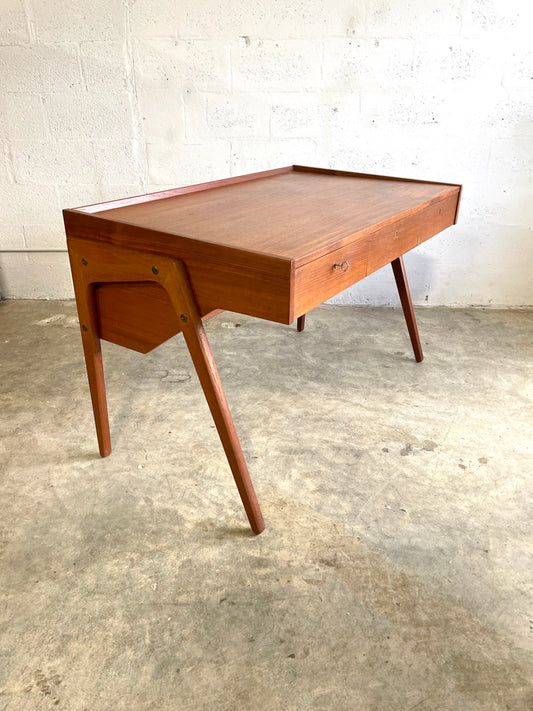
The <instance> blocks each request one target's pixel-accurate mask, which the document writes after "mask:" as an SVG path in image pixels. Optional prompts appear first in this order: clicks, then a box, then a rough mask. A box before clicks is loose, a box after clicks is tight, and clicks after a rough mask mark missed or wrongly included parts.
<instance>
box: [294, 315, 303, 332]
mask: <svg viewBox="0 0 533 711" xmlns="http://www.w3.org/2000/svg"><path fill="white" fill-rule="evenodd" d="M296 328H297V329H298V331H303V330H304V328H305V314H304V315H303V316H300V317H299V318H298V321H297V324H296Z"/></svg>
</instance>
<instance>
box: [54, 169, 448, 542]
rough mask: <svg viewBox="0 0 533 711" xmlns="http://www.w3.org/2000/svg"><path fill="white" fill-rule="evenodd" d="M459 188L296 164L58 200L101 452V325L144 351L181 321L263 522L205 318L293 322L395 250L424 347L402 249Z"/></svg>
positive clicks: (237, 472) (104, 446) (439, 222)
mask: <svg viewBox="0 0 533 711" xmlns="http://www.w3.org/2000/svg"><path fill="white" fill-rule="evenodd" d="M460 193H461V187H460V186H459V185H451V184H448V183H434V182H429V181H418V180H405V179H401V178H392V177H384V176H375V175H365V174H361V173H348V172H343V171H334V170H326V169H320V168H309V167H304V166H291V167H286V168H280V169H277V170H273V171H266V172H263V173H256V174H253V175H248V176H238V177H235V178H229V179H225V180H219V181H214V182H211V183H203V184H200V185H193V186H187V187H183V188H176V189H173V190H165V191H162V192H159V193H153V194H151V195H141V196H138V197H134V198H126V199H124V200H115V201H112V202H108V203H102V204H99V205H90V206H85V207H82V208H78V209H74V210H64V213H63V214H64V220H65V228H66V232H67V238H68V245H69V253H70V258H71V265H72V275H73V279H74V287H75V292H76V300H77V303H78V312H79V315H80V322H81V324H82V339H83V348H84V353H85V359H86V364H87V373H88V377H89V385H90V389H91V398H92V403H93V409H94V414H95V422H96V429H97V434H98V442H99V447H100V452H101V454H102V456H106V455H107V454H109V452H110V451H111V440H110V436H109V425H108V417H107V406H106V398H105V386H104V376H103V368H102V357H101V352H100V338H105V339H107V340H110V341H111V342H113V343H118V344H120V345H124V346H126V347H128V348H132V349H134V350H138V351H141V352H147V351H149V350H151V349H152V348H154V347H155V346H157V345H158V344H159V343H162V342H163V341H165V340H166V339H167V338H170V337H171V336H172V335H174V334H176V333H178V332H180V331H181V332H183V335H184V337H185V340H186V343H187V346H188V348H189V351H190V353H191V356H192V358H193V362H194V365H195V368H196V371H197V373H198V376H199V378H200V382H201V384H202V387H203V389H204V393H205V396H206V399H207V401H208V403H209V406H210V409H211V412H212V415H213V418H214V420H215V424H216V426H217V429H218V432H219V435H220V439H221V441H222V444H223V447H224V450H225V452H226V456H227V458H228V461H229V463H230V467H231V469H232V472H233V475H234V477H235V481H236V483H237V487H238V489H239V493H240V494H241V498H242V500H243V504H244V507H245V509H246V513H247V515H248V518H249V520H250V524H251V526H252V529H253V530H254V531H255V532H256V533H259V532H260V531H261V530H263V527H264V523H263V520H262V517H261V512H260V510H259V505H258V503H257V499H256V497H255V493H254V491H253V487H252V484H251V481H250V477H249V474H248V470H247V468H246V463H245V461H244V458H243V455H242V450H241V448H240V444H239V441H238V438H237V435H236V432H235V427H234V425H233V421H232V419H231V415H230V412H229V409H228V406H227V402H226V400H225V397H224V393H223V391H222V386H221V384H220V379H219V376H218V373H217V372H216V367H215V363H214V360H213V356H212V353H211V350H210V348H209V344H208V342H207V338H206V336H205V331H204V329H203V325H202V319H206V318H209V316H210V315H213V314H214V313H218V312H219V311H220V310H224V309H227V310H231V311H235V312H238V313H243V314H249V315H251V316H257V317H260V318H265V319H269V320H271V321H277V322H279V323H286V324H290V323H292V322H293V321H294V320H295V319H298V325H297V328H298V330H299V331H301V330H303V328H304V324H305V314H306V313H307V312H308V311H310V310H311V309H312V308H314V307H315V306H318V305H319V304H321V303H322V302H323V301H325V300H327V299H329V298H330V297H332V296H334V295H335V294H337V293H339V292H340V291H342V290H343V289H346V288H347V287H349V286H351V285H352V284H354V283H355V282H357V281H359V280H360V279H362V278H364V277H365V276H366V275H367V274H370V273H371V272H373V271H375V270H376V269H379V268H380V267H382V266H383V265H384V264H388V263H392V264H393V269H394V274H395V277H396V283H397V284H398V290H399V293H400V299H401V301H402V307H403V309H404V314H405V317H406V321H407V325H408V329H409V334H410V336H411V341H412V343H413V348H414V350H415V356H416V358H417V360H418V359H420V360H421V359H422V349H421V347H420V340H419V338H418V333H417V330H416V321H415V318H414V313H413V308H412V303H411V300H410V296H409V288H408V285H407V279H406V277H405V271H404V269H403V263H402V261H401V257H402V255H403V254H404V253H405V252H407V251H408V250H410V249H412V248H413V247H415V246H416V245H418V244H420V243H421V242H422V241H424V240H426V239H428V238H430V237H432V236H433V235H435V234H437V232H440V231H441V230H443V229H445V228H446V227H448V226H449V225H451V224H453V223H454V222H456V221H457V211H458V206H459V198H460ZM82 259H83V260H84V262H85V263H83V262H82V261H81V260H82ZM155 262H156V263H155ZM152 267H155V268H156V271H152Z"/></svg>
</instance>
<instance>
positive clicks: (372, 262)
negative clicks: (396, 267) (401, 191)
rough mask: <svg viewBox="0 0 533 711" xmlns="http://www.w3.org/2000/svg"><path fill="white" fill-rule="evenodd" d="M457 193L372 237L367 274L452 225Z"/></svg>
mask: <svg viewBox="0 0 533 711" xmlns="http://www.w3.org/2000/svg"><path fill="white" fill-rule="evenodd" d="M457 198H458V193H454V194H452V195H450V196H449V197H447V198H445V199H444V200H439V201H438V202H435V203H433V204H431V205H428V206H427V207H426V208H425V209H424V210H421V211H420V212H417V213H415V214H412V215H407V216H406V217H402V218H400V219H398V220H396V221H395V222H393V223H392V224H390V225H387V226H386V227H382V228H380V229H378V230H376V231H375V232H373V233H372V234H371V235H370V236H369V244H368V271H367V274H372V272H375V271H377V270H378V269H381V267H383V266H385V264H390V263H391V262H392V261H393V260H394V259H397V258H398V257H401V256H402V255H403V254H405V253H406V252H409V250H411V249H413V248H414V247H416V246H417V245H419V244H420V243H421V242H425V241H426V240H427V239H429V238H430V237H433V235H436V234H438V233H439V232H442V230H444V229H446V227H449V226H450V225H453V222H454V219H455V213H456V210H457Z"/></svg>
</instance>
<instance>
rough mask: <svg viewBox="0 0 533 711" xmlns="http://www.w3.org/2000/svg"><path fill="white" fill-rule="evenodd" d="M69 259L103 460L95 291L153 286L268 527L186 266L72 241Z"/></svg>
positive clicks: (249, 502) (245, 498)
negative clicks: (160, 291)
mask: <svg viewBox="0 0 533 711" xmlns="http://www.w3.org/2000/svg"><path fill="white" fill-rule="evenodd" d="M68 245H69V255H70V262H71V267H72V276H73V281H74V290H75V294H76V303H77V306H78V315H79V319H80V326H81V329H82V341H83V350H84V354H85V362H86V365H87V375H88V378H89V387H90V391H91V399H92V404H93V411H94V419H95V424H96V432H97V435H98V444H99V448H100V454H101V455H102V456H103V457H105V456H107V455H108V454H109V453H110V452H111V438H110V434H109V420H108V414H107V404H106V395H105V384H104V373H103V366H102V355H101V350H100V338H99V333H98V315H97V313H96V304H95V299H94V285H95V284H97V283H107V282H136V281H139V282H146V281H155V282H157V283H159V284H160V285H161V286H162V287H163V288H164V289H165V291H166V292H167V294H168V297H169V299H170V302H171V304H172V306H173V308H174V310H175V312H176V314H177V315H178V317H179V319H180V322H181V330H182V332H183V335H184V337H185V342H186V343H187V347H188V349H189V353H190V354H191V358H192V361H193V364H194V367H195V369H196V372H197V374H198V378H199V380H200V383H201V385H202V388H203V391H204V394H205V397H206V400H207V402H208V405H209V409H210V410H211V414H212V416H213V420H214V422H215V425H216V428H217V430H218V434H219V436H220V440H221V442H222V446H223V447H224V451H225V453H226V457H227V459H228V463H229V465H230V468H231V471H232V473H233V477H234V479H235V483H236V484H237V488H238V490H239V494H240V496H241V499H242V503H243V505H244V509H245V511H246V514H247V516H248V520H249V522H250V526H251V528H252V530H253V532H254V533H256V534H258V533H261V532H262V531H263V530H264V528H265V524H264V521H263V517H262V515H261V509H260V508H259V503H258V501H257V497H256V495H255V491H254V488H253V485H252V481H251V479H250V474H249V472H248V467H247V466H246V462H245V459H244V455H243V452H242V449H241V445H240V442H239V439H238V437H237V432H236V430H235V425H234V423H233V419H232V417H231V413H230V410H229V406H228V403H227V401H226V396H225V395H224V391H223V389H222V384H221V382H220V377H219V375H218V371H217V368H216V365H215V361H214V358H213V354H212V352H211V348H210V346H209V342H208V340H207V336H206V333H205V330H204V326H203V323H202V319H201V316H200V313H199V311H198V306H197V303H196V299H195V297H194V293H193V291H192V288H191V285H190V282H189V279H188V275H187V272H186V269H185V266H184V265H183V263H182V262H181V261H180V260H176V259H172V258H170V257H164V256H161V255H157V254H149V253H146V252H137V251H135V250H130V249H125V248H122V247H116V246H112V245H102V244H98V243H95V242H94V241H88V240H83V239H78V238H69V239H68Z"/></svg>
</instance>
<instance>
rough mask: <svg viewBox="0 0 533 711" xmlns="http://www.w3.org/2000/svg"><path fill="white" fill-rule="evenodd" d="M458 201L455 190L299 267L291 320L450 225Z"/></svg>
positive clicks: (295, 279)
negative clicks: (423, 207) (413, 212)
mask: <svg viewBox="0 0 533 711" xmlns="http://www.w3.org/2000/svg"><path fill="white" fill-rule="evenodd" d="M458 197H459V191H458V190H457V192H455V193H453V194H451V195H449V196H448V197H446V198H444V199H442V200H439V201H438V202H435V203H433V204H431V205H428V207H426V208H425V209H424V210H421V211H419V212H417V213H415V214H411V215H407V216H406V217H402V218H399V219H398V220H395V221H394V222H392V223H390V224H389V225H387V226H386V227H381V228H379V229H377V230H375V231H373V232H370V233H366V234H364V235H361V236H359V237H357V238H356V239H355V241H354V242H352V243H351V244H349V245H346V246H345V247H342V248H340V249H338V250H336V251H334V252H330V253H329V254H326V255H325V256H323V257H320V258H319V259H315V260H314V261H312V262H308V263H307V264H305V265H303V266H301V267H298V268H297V269H296V270H295V275H294V304H293V306H294V308H293V311H292V316H293V318H297V317H298V316H301V315H302V314H305V313H307V311H310V310H311V309H313V308H315V307H316V306H319V305H320V304H322V303H323V302H324V301H327V300H328V299H331V297H333V296H335V295H336V294H338V293H340V292H341V291H343V290H344V289H347V288H348V287H349V286H352V284H355V283H356V282H358V281H360V280H361V279H363V278H364V277H365V276H367V275H368V274H372V272H375V271H376V270H378V269H381V267H383V266H385V265H386V264H390V262H392V261H393V260H394V259H397V258H398V257H400V256H402V254H405V253H406V252H408V251H409V250H411V249H413V248H414V247H416V246H417V245H418V244H420V243H421V242H424V241H425V240H427V239H429V238H430V237H433V235H436V234H438V233H439V232H441V231H442V230H444V229H445V228H446V227H449V226H450V225H453V223H454V220H455V214H456V210H457V201H458Z"/></svg>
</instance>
